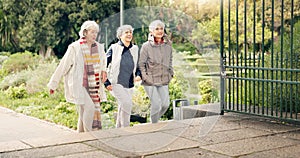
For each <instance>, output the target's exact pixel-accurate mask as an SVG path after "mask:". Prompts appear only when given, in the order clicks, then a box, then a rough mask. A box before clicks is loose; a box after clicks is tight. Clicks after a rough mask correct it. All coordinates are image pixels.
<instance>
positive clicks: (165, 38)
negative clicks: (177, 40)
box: [148, 33, 171, 45]
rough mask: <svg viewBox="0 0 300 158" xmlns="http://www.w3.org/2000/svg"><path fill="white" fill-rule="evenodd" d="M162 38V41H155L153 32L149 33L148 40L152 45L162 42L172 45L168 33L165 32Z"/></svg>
mask: <svg viewBox="0 0 300 158" xmlns="http://www.w3.org/2000/svg"><path fill="white" fill-rule="evenodd" d="M162 38H163V39H162V40H163V42H162V43H156V42H155V41H154V36H153V35H152V34H151V33H149V35H148V41H149V42H150V44H151V45H160V44H170V45H171V41H170V40H169V39H168V37H167V35H166V34H164V36H163V37H162Z"/></svg>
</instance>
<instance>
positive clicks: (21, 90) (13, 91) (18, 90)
mask: <svg viewBox="0 0 300 158" xmlns="http://www.w3.org/2000/svg"><path fill="white" fill-rule="evenodd" d="M5 92H6V95H7V96H8V97H9V98H10V99H22V98H26V97H27V96H28V93H27V91H26V89H25V85H24V84H22V85H20V86H19V87H9V88H8V89H7V90H6V91H5Z"/></svg>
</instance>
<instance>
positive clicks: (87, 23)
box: [79, 20, 99, 38]
mask: <svg viewBox="0 0 300 158" xmlns="http://www.w3.org/2000/svg"><path fill="white" fill-rule="evenodd" d="M92 27H94V28H95V29H96V30H97V31H98V32H99V25H98V24H97V23H96V22H95V21H89V20H88V21H85V22H84V23H83V24H82V25H81V28H80V31H79V36H80V38H82V37H85V35H84V30H88V29H90V28H92Z"/></svg>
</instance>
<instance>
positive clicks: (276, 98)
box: [220, 0, 300, 123]
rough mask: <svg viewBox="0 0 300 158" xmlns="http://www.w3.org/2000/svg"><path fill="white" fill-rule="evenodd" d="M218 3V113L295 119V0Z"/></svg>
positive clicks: (298, 60) (298, 62)
mask: <svg viewBox="0 0 300 158" xmlns="http://www.w3.org/2000/svg"><path fill="white" fill-rule="evenodd" d="M220 3H221V7H220V25H221V26H220V53H221V58H220V66H221V113H222V114H223V113H224V112H238V113H247V114H253V115H259V116H265V117H273V118H278V119H280V120H285V121H291V122H296V123H299V122H300V118H299V117H300V40H299V39H300V15H299V14H300V13H299V12H300V11H299V0H286V1H285V0H271V1H270V0H268V1H265V0H236V1H233V0H220Z"/></svg>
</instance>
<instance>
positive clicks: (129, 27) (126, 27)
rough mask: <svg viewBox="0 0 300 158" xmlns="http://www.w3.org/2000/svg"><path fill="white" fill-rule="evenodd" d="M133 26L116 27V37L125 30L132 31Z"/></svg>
mask: <svg viewBox="0 0 300 158" xmlns="http://www.w3.org/2000/svg"><path fill="white" fill-rule="evenodd" d="M133 30H134V29H133V27H132V26H131V25H122V26H120V27H119V28H118V29H117V38H118V39H120V37H121V36H122V35H123V33H125V32H126V31H132V32H133Z"/></svg>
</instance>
